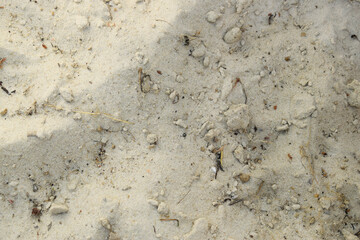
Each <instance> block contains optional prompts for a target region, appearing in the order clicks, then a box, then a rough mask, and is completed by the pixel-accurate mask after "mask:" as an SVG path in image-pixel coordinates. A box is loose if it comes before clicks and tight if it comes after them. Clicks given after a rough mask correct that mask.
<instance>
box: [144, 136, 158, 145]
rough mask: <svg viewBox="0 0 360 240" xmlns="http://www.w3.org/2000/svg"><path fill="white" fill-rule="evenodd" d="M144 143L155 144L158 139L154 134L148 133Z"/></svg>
mask: <svg viewBox="0 0 360 240" xmlns="http://www.w3.org/2000/svg"><path fill="white" fill-rule="evenodd" d="M146 141H147V142H148V143H150V144H156V142H157V141H158V137H157V135H156V134H153V133H150V134H149V135H147V137H146Z"/></svg>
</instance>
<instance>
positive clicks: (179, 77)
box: [175, 75, 185, 83]
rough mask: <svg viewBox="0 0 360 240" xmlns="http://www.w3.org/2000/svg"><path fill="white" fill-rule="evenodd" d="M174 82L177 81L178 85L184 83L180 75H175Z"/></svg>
mask: <svg viewBox="0 0 360 240" xmlns="http://www.w3.org/2000/svg"><path fill="white" fill-rule="evenodd" d="M175 81H177V82H178V83H183V82H185V78H184V77H183V76H182V75H177V76H176V78H175Z"/></svg>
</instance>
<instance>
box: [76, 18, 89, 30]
mask: <svg viewBox="0 0 360 240" xmlns="http://www.w3.org/2000/svg"><path fill="white" fill-rule="evenodd" d="M75 24H76V26H77V27H78V29H79V30H84V29H85V28H86V27H88V26H89V21H88V19H87V18H86V17H84V16H76V18H75Z"/></svg>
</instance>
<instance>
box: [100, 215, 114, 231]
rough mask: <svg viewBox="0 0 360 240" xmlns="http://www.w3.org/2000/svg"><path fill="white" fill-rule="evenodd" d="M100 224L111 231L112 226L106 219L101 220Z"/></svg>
mask: <svg viewBox="0 0 360 240" xmlns="http://www.w3.org/2000/svg"><path fill="white" fill-rule="evenodd" d="M100 223H101V226H103V227H104V228H106V229H107V230H111V224H110V222H109V220H107V219H106V218H100Z"/></svg>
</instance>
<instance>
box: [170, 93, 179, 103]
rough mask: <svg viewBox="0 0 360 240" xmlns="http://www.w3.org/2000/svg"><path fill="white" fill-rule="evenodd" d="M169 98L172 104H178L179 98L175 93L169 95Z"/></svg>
mask: <svg viewBox="0 0 360 240" xmlns="http://www.w3.org/2000/svg"><path fill="white" fill-rule="evenodd" d="M169 98H170V99H171V101H172V103H173V104H175V103H177V102H179V99H180V96H179V93H178V92H177V91H173V92H172V93H170V95H169Z"/></svg>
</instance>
